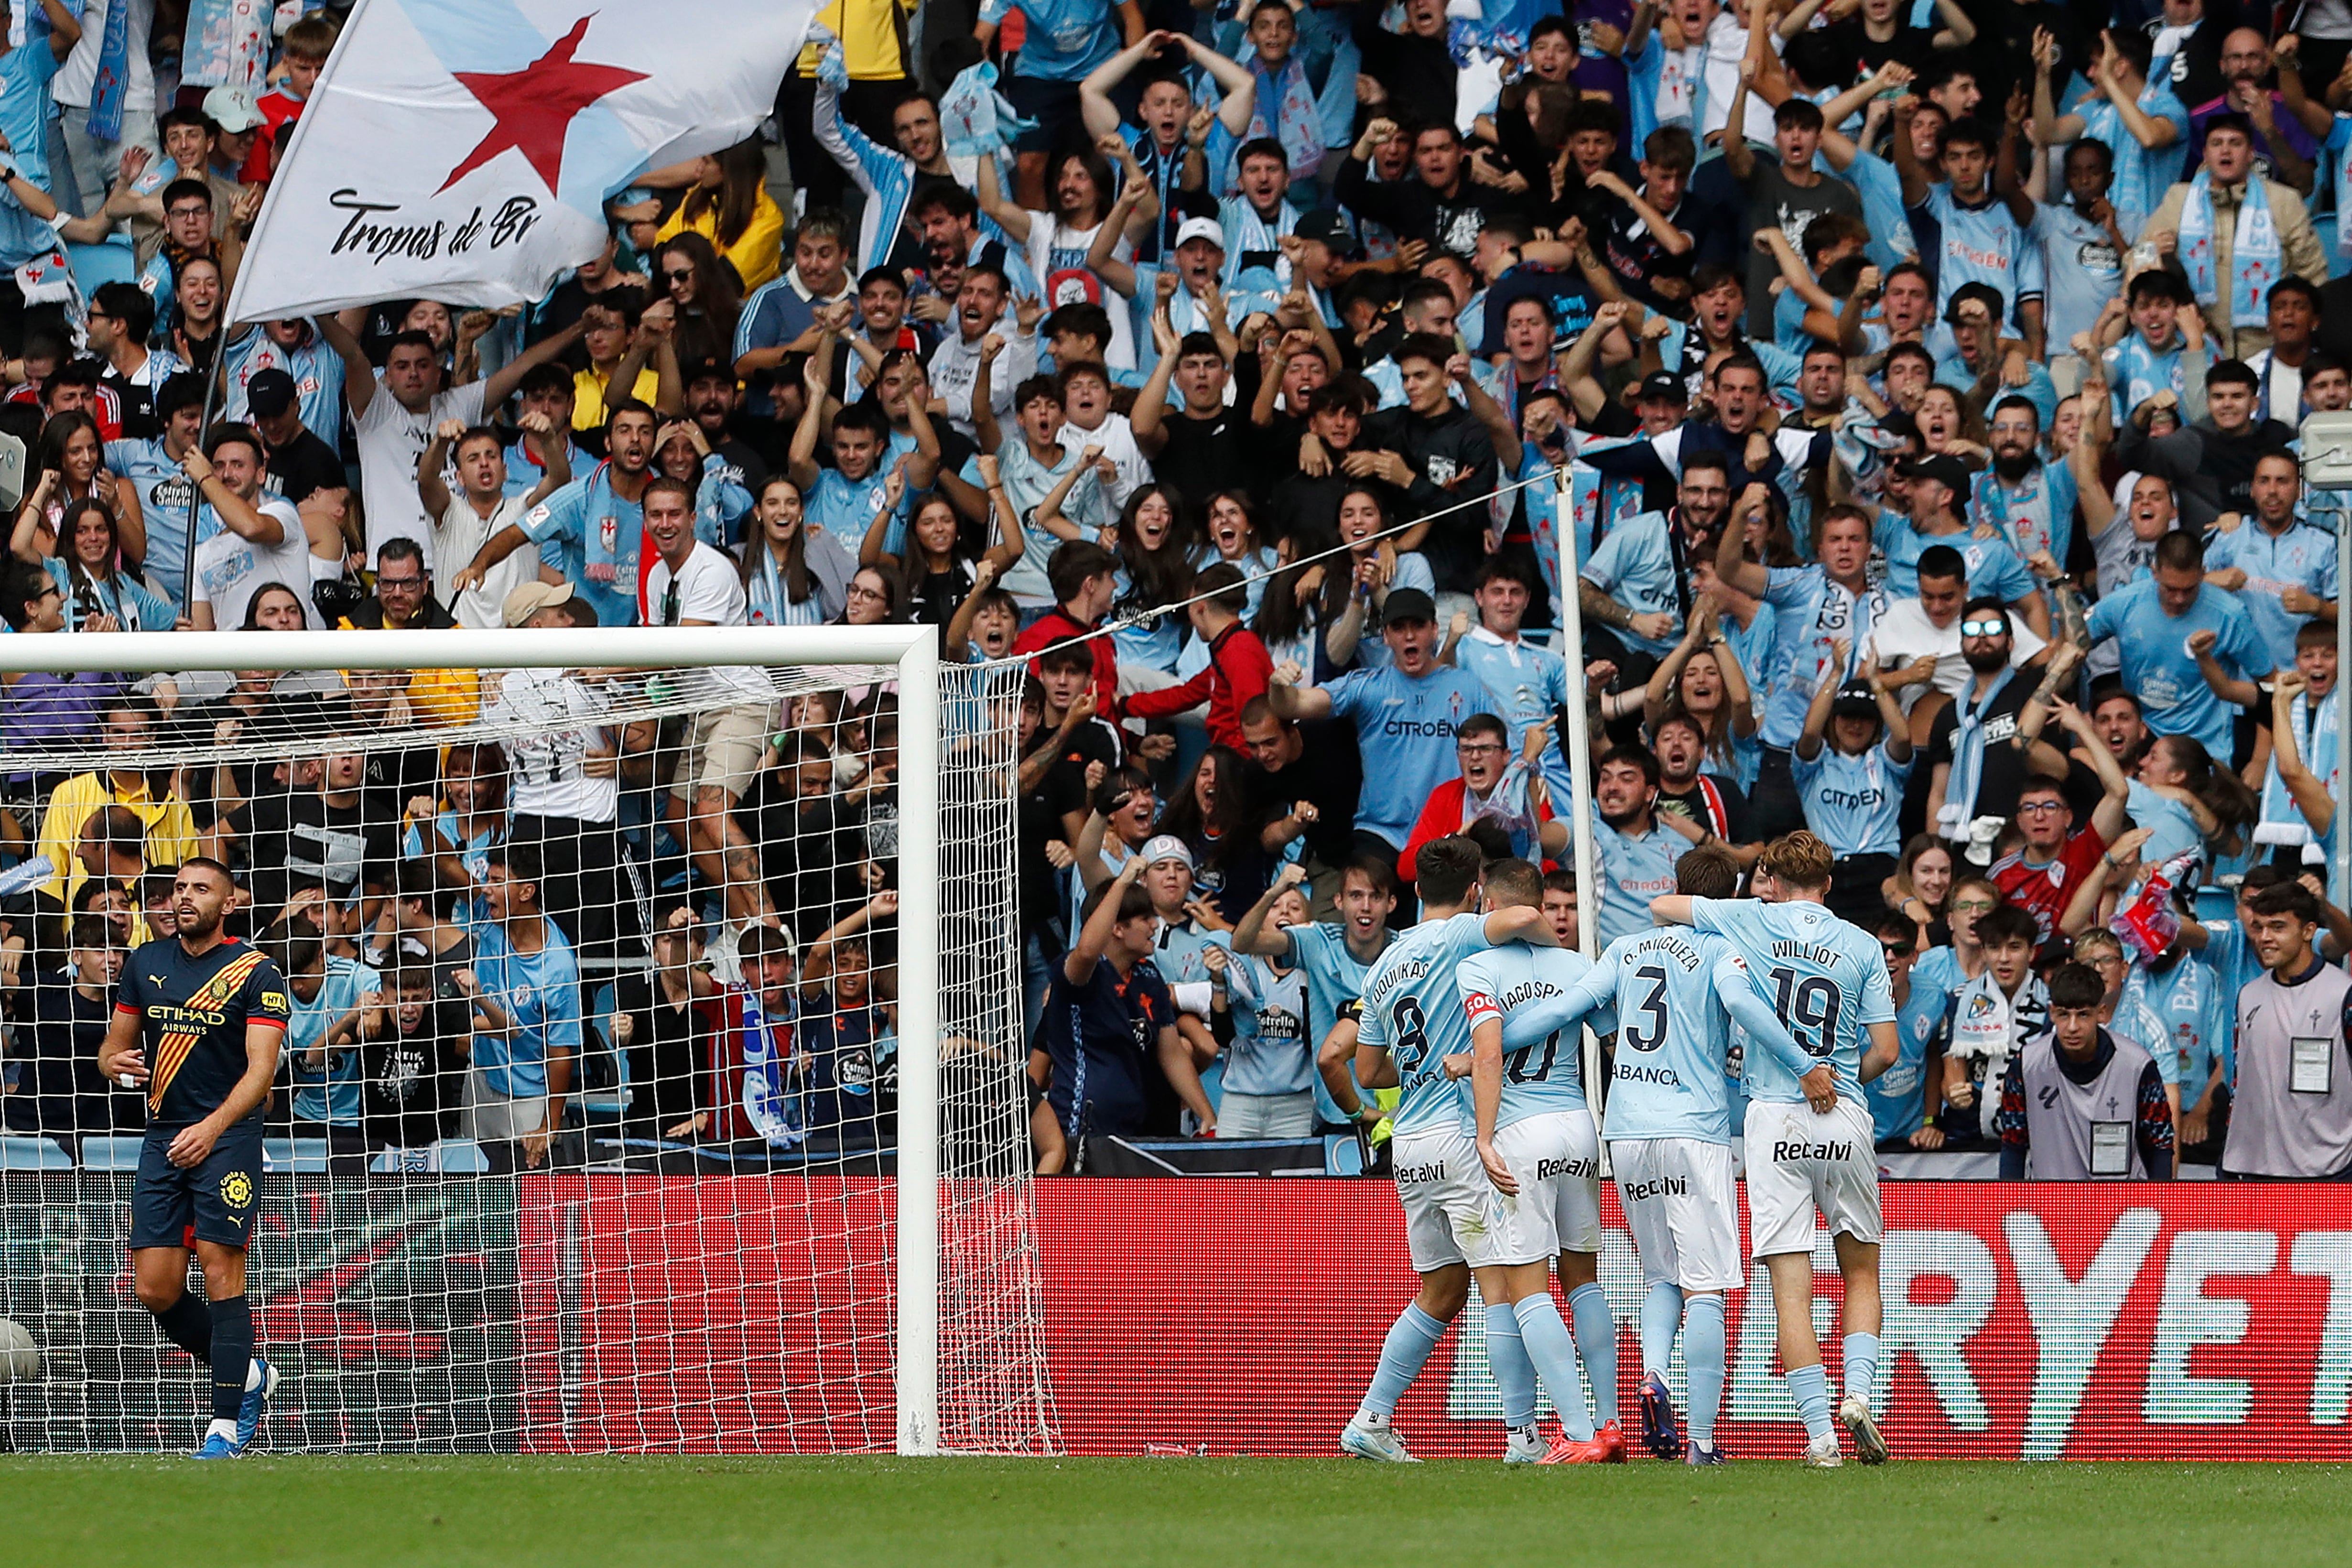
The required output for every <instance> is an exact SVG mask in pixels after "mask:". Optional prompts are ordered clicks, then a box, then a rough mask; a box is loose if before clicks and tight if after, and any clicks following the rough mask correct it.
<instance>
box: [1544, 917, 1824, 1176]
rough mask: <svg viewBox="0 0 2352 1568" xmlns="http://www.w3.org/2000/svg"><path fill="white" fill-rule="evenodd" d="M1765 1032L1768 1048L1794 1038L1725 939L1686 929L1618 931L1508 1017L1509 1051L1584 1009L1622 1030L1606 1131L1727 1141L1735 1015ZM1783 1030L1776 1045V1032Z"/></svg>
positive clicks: (1790, 1044) (1603, 1025)
mask: <svg viewBox="0 0 2352 1568" xmlns="http://www.w3.org/2000/svg"><path fill="white" fill-rule="evenodd" d="M1727 1006H1737V1007H1738V1009H1739V1010H1740V1013H1741V1015H1742V1016H1741V1018H1740V1022H1741V1023H1742V1024H1745V1025H1746V1026H1747V1027H1748V1029H1749V1030H1751V1031H1757V1032H1759V1033H1760V1034H1761V1035H1762V1037H1763V1038H1764V1039H1765V1040H1766V1041H1767V1048H1768V1051H1769V1050H1775V1049H1777V1050H1780V1051H1787V1052H1789V1053H1790V1054H1794V1052H1795V1051H1796V1049H1797V1047H1796V1043H1795V1042H1794V1041H1793V1040H1790V1038H1789V1034H1788V1031H1787V1030H1783V1029H1781V1028H1780V1025H1779V1023H1778V1022H1777V1020H1775V1019H1773V1018H1772V1016H1771V1013H1770V1011H1769V1009H1766V1008H1765V1007H1764V1005H1763V1004H1762V1003H1761V1002H1760V1001H1758V1000H1757V999H1756V998H1755V994H1754V988H1752V987H1751V986H1750V985H1749V984H1748V974H1747V970H1746V969H1745V967H1742V965H1741V963H1740V960H1739V956H1738V953H1736V952H1735V951H1734V950H1733V949H1732V946H1731V945H1730V944H1729V943H1727V942H1726V941H1724V940H1722V939H1721V938H1719V937H1715V936H1708V935H1706V933H1705V932H1700V931H1693V930H1691V929H1689V928H1688V927H1685V926H1674V925H1669V926H1662V927H1658V928H1655V929H1653V930H1650V931H1645V932H1642V933H1640V934H1638V935H1635V936H1621V937H1619V938H1618V939H1617V940H1616V941H1614V942H1612V943H1611V944H1609V946H1608V947H1607V949H1606V950H1605V951H1603V952H1602V953H1601V961H1600V962H1599V963H1598V964H1596V965H1595V966H1594V967H1592V969H1591V972H1590V973H1588V974H1587V975H1586V976H1585V977H1583V978H1582V979H1581V980H1580V981H1578V982H1577V983H1576V984H1575V985H1574V986H1573V987H1571V988H1570V989H1569V990H1568V992H1567V993H1566V994H1565V995H1563V996H1561V997H1558V998H1543V999H1541V1000H1539V1001H1535V1002H1532V1003H1531V1004H1530V1005H1528V1006H1526V1007H1523V1008H1520V1009H1515V1010H1513V1011H1511V1012H1510V1013H1508V1014H1507V1015H1506V1016H1505V1017H1504V1019H1503V1046H1504V1049H1505V1050H1510V1049H1512V1048H1514V1047H1518V1046H1525V1045H1531V1044H1534V1043H1537V1042H1538V1041H1540V1040H1543V1039H1544V1038H1546V1037H1547V1036H1549V1034H1551V1033H1552V1032H1553V1031H1555V1030H1566V1029H1568V1028H1569V1027H1570V1025H1572V1024H1574V1023H1575V1022H1576V1021H1577V1020H1578V1019H1581V1018H1582V1017H1584V1015H1585V1014H1586V1013H1588V1012H1599V1013H1601V1017H1600V1019H1597V1020H1596V1021H1595V1023H1594V1026H1593V1027H1595V1028H1596V1029H1601V1030H1604V1031H1605V1030H1609V1029H1612V1028H1613V1029H1614V1030H1616V1034H1617V1065H1616V1071H1614V1072H1613V1073H1612V1075H1611V1077H1610V1080H1609V1103H1608V1111H1607V1124H1608V1133H1609V1136H1610V1137H1611V1138H1612V1140H1613V1139H1618V1138H1696V1139H1697V1140H1699V1141H1700V1142H1702V1143H1709V1144H1727V1143H1729V1142H1730V1141H1731V1083H1730V1081H1729V1080H1728V1079H1727V1078H1726V1077H1725V1076H1724V1061H1725V1059H1726V1058H1727V1055H1728V1053H1729V1051H1730V1049H1731V1019H1730V1017H1729V1015H1728V1013H1727V1010H1726V1009H1727ZM1774 1035H1777V1036H1778V1037H1779V1039H1778V1040H1777V1041H1774V1040H1772V1039H1771V1037H1772V1036H1774Z"/></svg>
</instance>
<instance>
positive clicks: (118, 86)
mask: <svg viewBox="0 0 2352 1568" xmlns="http://www.w3.org/2000/svg"><path fill="white" fill-rule="evenodd" d="M33 9H35V10H39V9H40V7H39V6H38V5H36V6H34V7H33ZM130 98H131V0H107V6H106V34H105V36H104V37H101V38H100V40H99V44H98V77H97V79H96V80H94V81H92V82H91V83H90V86H89V137H90V140H91V141H121V140H122V110H123V106H124V105H125V104H126V103H127V102H129V101H130Z"/></svg>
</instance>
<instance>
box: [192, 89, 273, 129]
mask: <svg viewBox="0 0 2352 1568" xmlns="http://www.w3.org/2000/svg"><path fill="white" fill-rule="evenodd" d="M205 119H206V120H211V121H212V122H213V123H214V124H215V125H217V126H219V127H220V128H221V129H222V130H223V131H227V132H228V133H229V134H230V135H232V136H234V135H236V133H237V132H238V131H258V130H260V129H261V128H262V127H263V126H265V125H267V124H268V123H269V122H268V120H264V119H263V118H262V117H261V108H260V106H259V105H258V104H257V103H255V102H254V101H253V94H252V93H250V92H248V91H247V90H246V89H244V88H241V87H216V88H215V89H212V91H210V92H208V93H206V94H205Z"/></svg>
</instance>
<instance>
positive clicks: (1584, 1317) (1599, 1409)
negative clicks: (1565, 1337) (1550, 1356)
mask: <svg viewBox="0 0 2352 1568" xmlns="http://www.w3.org/2000/svg"><path fill="white" fill-rule="evenodd" d="M1568 1310H1569V1312H1570V1317H1571V1318H1572V1319H1573V1321H1574V1327H1575V1330H1576V1354H1578V1355H1580V1356H1582V1357H1583V1358H1584V1375H1585V1376H1587V1377H1589V1378H1591V1380H1592V1406H1593V1418H1594V1419H1595V1420H1597V1421H1599V1422H1600V1423H1601V1424H1602V1425H1603V1426H1606V1425H1607V1424H1608V1423H1610V1422H1612V1421H1614V1420H1616V1419H1617V1320H1616V1318H1615V1317H1614V1316H1612V1314H1611V1312H1610V1311H1609V1292H1608V1291H1604V1290H1602V1289H1601V1287H1600V1286H1599V1285H1598V1284H1591V1285H1579V1286H1578V1287H1577V1288H1576V1289H1575V1290H1574V1291H1570V1293H1569V1298H1568Z"/></svg>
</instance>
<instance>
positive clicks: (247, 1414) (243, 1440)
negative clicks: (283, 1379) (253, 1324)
mask: <svg viewBox="0 0 2352 1568" xmlns="http://www.w3.org/2000/svg"><path fill="white" fill-rule="evenodd" d="M254 1359H255V1360H256V1361H261V1358H260V1357H259V1356H256V1357H254ZM277 1392H278V1369H277V1368H276V1367H274V1366H272V1365H270V1364H268V1362H266V1361H262V1362H261V1382H260V1385H258V1386H257V1387H253V1388H248V1389H247V1390H246V1391H245V1403H244V1404H242V1405H240V1406H237V1408H236V1446H237V1448H238V1450H239V1451H240V1452H242V1451H243V1450H244V1448H246V1446H247V1444H249V1443H251V1442H252V1441H253V1434H254V1433H255V1432H256V1431H257V1430H259V1429H260V1427H261V1407H262V1406H265V1405H267V1404H268V1403H269V1396H271V1395H273V1394H275V1393H277Z"/></svg>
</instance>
